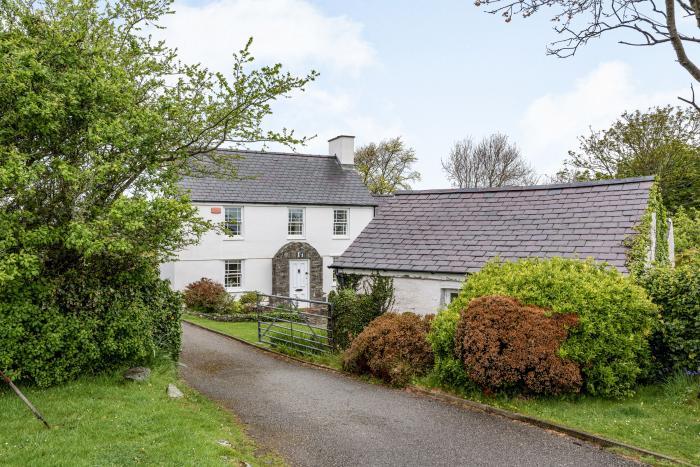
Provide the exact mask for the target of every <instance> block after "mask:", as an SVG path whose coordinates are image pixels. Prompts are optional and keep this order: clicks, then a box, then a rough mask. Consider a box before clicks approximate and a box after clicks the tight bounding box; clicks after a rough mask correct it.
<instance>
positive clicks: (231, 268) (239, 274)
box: [224, 259, 243, 287]
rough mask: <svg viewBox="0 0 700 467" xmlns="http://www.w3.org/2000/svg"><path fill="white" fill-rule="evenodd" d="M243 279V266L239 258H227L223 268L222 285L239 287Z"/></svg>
mask: <svg viewBox="0 0 700 467" xmlns="http://www.w3.org/2000/svg"><path fill="white" fill-rule="evenodd" d="M242 279H243V268H242V264H241V260H240V259H227V260H226V266H225V270H224V285H225V286H226V287H240V286H241V282H242Z"/></svg>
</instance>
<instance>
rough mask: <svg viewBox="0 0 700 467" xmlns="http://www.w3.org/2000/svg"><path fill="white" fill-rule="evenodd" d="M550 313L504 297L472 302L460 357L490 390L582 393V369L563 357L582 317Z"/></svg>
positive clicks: (461, 326)
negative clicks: (564, 346) (564, 345)
mask: <svg viewBox="0 0 700 467" xmlns="http://www.w3.org/2000/svg"><path fill="white" fill-rule="evenodd" d="M547 311H548V310H544V309H542V308H537V307H531V306H524V305H523V304H522V303H520V302H518V301H517V300H514V299H512V298H509V297H503V296H499V295H487V296H484V297H478V298H475V299H473V300H472V301H471V302H469V306H467V308H466V309H464V310H462V312H461V313H460V318H459V321H458V323H457V334H456V336H455V353H456V356H457V357H458V358H459V360H460V361H462V362H463V363H464V369H465V370H466V371H467V374H468V375H469V378H470V379H471V380H472V381H473V382H474V383H476V384H478V385H479V386H480V387H481V388H483V389H487V390H489V391H501V390H506V391H511V392H513V391H515V392H528V393H537V394H561V393H570V392H579V390H580V388H581V370H580V368H579V366H578V365H577V364H576V363H574V362H572V361H570V360H565V359H563V358H561V357H560V356H559V355H558V352H559V348H560V347H561V344H562V343H563V342H564V341H565V340H566V337H567V334H568V332H569V329H570V328H573V327H576V326H577V325H578V318H577V317H576V315H573V314H566V315H563V314H554V315H552V316H547Z"/></svg>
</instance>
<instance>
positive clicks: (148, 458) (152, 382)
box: [0, 363, 284, 466]
mask: <svg viewBox="0 0 700 467" xmlns="http://www.w3.org/2000/svg"><path fill="white" fill-rule="evenodd" d="M168 383H177V386H178V387H179V388H180V389H181V390H182V391H183V392H184V393H185V397H184V398H182V399H176V400H171V399H170V398H168V396H167V395H166V393H165V389H166V387H167V385H168ZM22 389H23V392H25V394H26V395H27V397H28V398H29V399H30V400H31V401H32V402H33V403H34V404H35V405H36V406H37V408H38V409H39V410H40V411H42V412H43V414H44V416H45V417H46V418H47V420H48V421H49V423H50V424H51V425H52V428H51V430H47V429H46V428H44V426H43V425H42V424H41V423H40V422H38V421H37V420H36V419H34V418H33V416H32V414H31V413H30V412H29V410H28V409H27V407H25V406H24V404H23V403H22V402H21V401H20V400H19V398H17V397H16V396H15V394H14V393H13V392H11V391H10V390H9V389H8V388H6V387H3V388H0V413H2V414H3V417H2V419H3V423H2V424H0V459H2V464H3V465H16V466H25V465H52V466H64V465H65V466H82V465H86V466H87V465H132V464H146V465H198V466H209V465H217V466H220V465H235V466H240V465H244V463H246V462H247V463H248V464H250V465H254V466H258V465H261V466H269V465H284V463H283V461H282V460H281V459H280V458H278V457H276V456H273V455H264V456H258V455H256V453H255V451H256V449H257V447H256V445H255V444H254V443H253V442H252V440H250V438H248V437H247V436H246V435H245V433H244V432H243V429H242V427H241V426H240V425H239V424H238V423H237V422H236V421H235V420H234V419H233V418H232V417H231V416H230V415H228V414H227V413H225V412H224V411H223V410H221V409H219V408H218V407H217V406H216V405H215V404H214V403H212V402H210V401H209V400H207V399H206V398H204V397H203V396H201V395H199V394H198V393H197V392H196V391H194V390H191V389H189V388H188V387H186V386H185V384H184V383H183V382H182V381H178V380H177V377H176V372H175V368H174V365H173V364H171V363H167V364H161V365H159V366H157V367H156V368H154V370H153V373H152V374H151V377H150V378H149V379H148V381H146V382H143V383H135V382H129V381H125V380H124V379H123V378H122V377H121V375H120V374H113V375H103V376H95V377H84V378H81V379H79V380H77V381H74V382H70V383H67V384H65V385H63V386H59V387H55V388H49V389H37V388H33V387H28V388H22Z"/></svg>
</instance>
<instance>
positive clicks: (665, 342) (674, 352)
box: [642, 258, 700, 375]
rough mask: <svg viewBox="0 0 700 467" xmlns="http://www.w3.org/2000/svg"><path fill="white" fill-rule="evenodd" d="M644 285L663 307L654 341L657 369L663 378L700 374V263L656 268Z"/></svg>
mask: <svg viewBox="0 0 700 467" xmlns="http://www.w3.org/2000/svg"><path fill="white" fill-rule="evenodd" d="M642 283H643V284H644V287H646V289H647V290H648V291H649V296H650V297H651V299H652V300H653V301H654V303H656V304H657V305H659V307H660V308H661V322H660V326H659V327H658V329H656V330H655V331H656V332H655V333H654V336H653V338H652V347H653V350H654V358H655V364H656V370H657V371H658V372H659V373H660V374H661V375H666V374H669V373H672V372H674V371H677V370H683V371H700V261H698V259H697V258H695V260H693V261H689V262H687V263H685V264H683V265H681V266H678V267H676V268H671V267H660V268H654V269H652V270H650V271H648V272H647V274H645V275H644V276H643V277H642Z"/></svg>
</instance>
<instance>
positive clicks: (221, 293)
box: [184, 277, 231, 313]
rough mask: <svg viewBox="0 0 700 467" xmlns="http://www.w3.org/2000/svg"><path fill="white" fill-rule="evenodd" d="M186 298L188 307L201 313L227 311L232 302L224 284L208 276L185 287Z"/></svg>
mask: <svg viewBox="0 0 700 467" xmlns="http://www.w3.org/2000/svg"><path fill="white" fill-rule="evenodd" d="M184 300H185V305H187V307H188V308H190V309H191V310H194V311H199V312H201V313H222V312H223V313H225V312H226V307H227V305H230V304H231V300H230V297H229V294H228V292H226V289H225V288H224V286H223V285H221V284H220V283H218V282H215V281H213V280H211V279H209V278H206V277H202V278H201V279H200V280H198V281H196V282H192V283H191V284H189V285H188V286H187V287H185V293H184Z"/></svg>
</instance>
